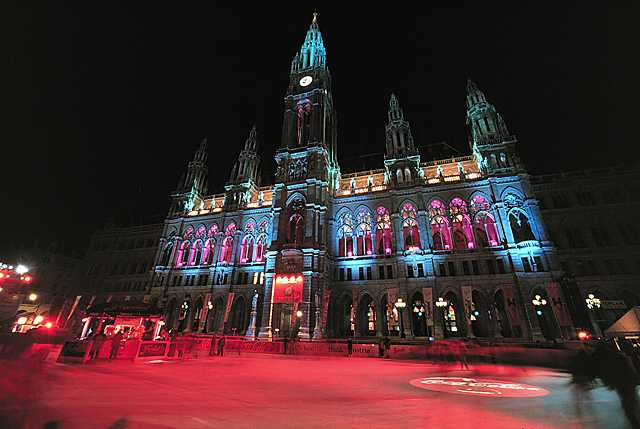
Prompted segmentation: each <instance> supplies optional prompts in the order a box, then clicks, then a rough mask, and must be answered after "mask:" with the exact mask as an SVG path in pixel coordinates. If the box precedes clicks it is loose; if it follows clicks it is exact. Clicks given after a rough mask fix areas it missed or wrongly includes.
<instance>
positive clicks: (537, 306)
mask: <svg viewBox="0 0 640 429" xmlns="http://www.w3.org/2000/svg"><path fill="white" fill-rule="evenodd" d="M531 303H532V304H533V311H534V313H535V317H536V320H537V321H538V326H539V327H540V332H541V333H542V336H543V337H544V338H545V339H547V340H553V339H555V338H559V337H560V330H559V329H558V325H557V323H556V317H555V316H554V314H553V309H552V308H551V305H552V303H551V302H550V301H549V297H548V296H547V292H546V291H545V290H544V289H535V290H534V292H533V296H532V297H531Z"/></svg>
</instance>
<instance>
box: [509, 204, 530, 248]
mask: <svg viewBox="0 0 640 429" xmlns="http://www.w3.org/2000/svg"><path fill="white" fill-rule="evenodd" d="M509 225H510V226H511V232H512V233H513V239H514V240H515V242H516V243H519V242H521V241H527V240H535V237H534V236H533V231H531V225H530V224H529V218H528V217H527V215H526V214H525V213H524V212H523V211H522V210H520V209H512V210H511V211H510V212H509Z"/></svg>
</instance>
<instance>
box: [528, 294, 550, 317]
mask: <svg viewBox="0 0 640 429" xmlns="http://www.w3.org/2000/svg"><path fill="white" fill-rule="evenodd" d="M531 303H532V304H533V306H534V307H535V308H536V314H537V315H538V316H542V309H541V307H543V306H545V305H547V300H546V299H544V298H542V297H541V296H540V295H536V296H535V297H533V299H532V300H531Z"/></svg>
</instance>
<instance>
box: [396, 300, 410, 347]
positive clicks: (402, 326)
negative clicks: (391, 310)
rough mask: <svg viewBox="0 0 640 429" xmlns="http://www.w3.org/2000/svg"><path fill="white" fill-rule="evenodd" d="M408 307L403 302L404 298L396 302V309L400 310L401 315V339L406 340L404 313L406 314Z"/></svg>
mask: <svg viewBox="0 0 640 429" xmlns="http://www.w3.org/2000/svg"><path fill="white" fill-rule="evenodd" d="M406 306H407V303H406V302H404V301H403V300H402V298H398V300H397V301H396V308H397V309H398V313H399V314H400V338H405V337H406V336H405V333H404V316H403V315H402V313H403V312H404V308H405V307H406Z"/></svg>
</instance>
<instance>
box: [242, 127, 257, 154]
mask: <svg viewBox="0 0 640 429" xmlns="http://www.w3.org/2000/svg"><path fill="white" fill-rule="evenodd" d="M256 146H257V139H256V126H255V124H254V125H253V127H252V128H251V131H249V137H247V140H245V142H244V150H248V151H252V152H255V151H256Z"/></svg>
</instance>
